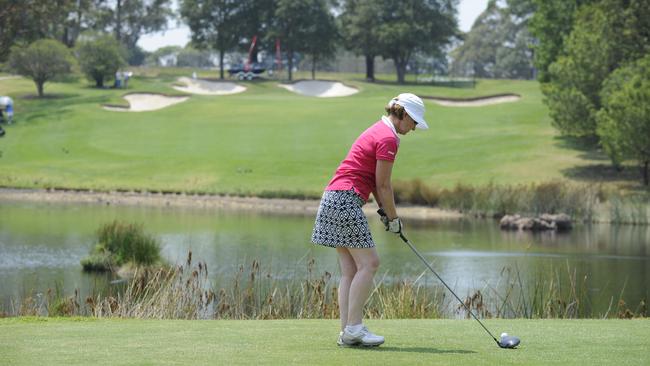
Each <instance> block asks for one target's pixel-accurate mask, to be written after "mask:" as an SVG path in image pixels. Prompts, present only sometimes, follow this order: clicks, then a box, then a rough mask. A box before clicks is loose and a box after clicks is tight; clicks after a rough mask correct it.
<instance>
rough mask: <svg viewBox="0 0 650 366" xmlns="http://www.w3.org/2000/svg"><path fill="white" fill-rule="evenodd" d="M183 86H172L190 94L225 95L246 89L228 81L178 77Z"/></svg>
mask: <svg viewBox="0 0 650 366" xmlns="http://www.w3.org/2000/svg"><path fill="white" fill-rule="evenodd" d="M178 81H179V82H180V83H183V84H185V86H174V89H176V90H179V91H182V92H185V93H192V94H202V95H227V94H236V93H241V92H244V91H246V87H243V86H241V85H238V84H235V83H231V82H229V81H207V80H201V79H190V78H186V77H182V78H179V79H178Z"/></svg>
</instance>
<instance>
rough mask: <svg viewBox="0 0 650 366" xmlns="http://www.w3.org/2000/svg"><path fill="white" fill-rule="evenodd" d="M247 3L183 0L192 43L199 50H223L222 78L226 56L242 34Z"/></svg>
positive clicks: (220, 66) (217, 0) (221, 55)
mask: <svg viewBox="0 0 650 366" xmlns="http://www.w3.org/2000/svg"><path fill="white" fill-rule="evenodd" d="M243 5H244V2H240V1H232V0H207V1H199V0H183V1H182V2H181V6H180V8H181V16H182V17H183V19H185V21H186V22H187V24H188V26H189V27H190V30H191V31H192V44H194V45H195V46H196V47H197V48H199V49H204V48H212V49H214V50H217V51H219V69H220V77H221V79H223V78H224V77H225V74H224V57H225V54H226V52H227V51H230V50H232V49H233V48H234V47H236V46H237V45H238V43H239V40H240V37H242V34H241V29H242V27H243V24H244V23H245V19H242V16H241V14H242V7H243Z"/></svg>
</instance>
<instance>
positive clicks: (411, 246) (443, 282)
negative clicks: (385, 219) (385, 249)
mask: <svg viewBox="0 0 650 366" xmlns="http://www.w3.org/2000/svg"><path fill="white" fill-rule="evenodd" d="M399 236H400V238H402V240H403V241H404V243H406V245H408V246H409V248H411V250H412V251H413V253H415V255H417V256H418V258H420V259H421V260H422V262H423V263H424V264H425V265H426V266H427V267H428V268H429V269H430V270H431V272H433V274H434V275H435V276H436V277H437V278H438V280H440V282H442V284H443V285H445V287H446V288H447V290H449V292H451V294H452V295H454V297H455V298H456V299H457V300H458V302H460V304H461V305H463V307H464V308H465V310H467V311H468V312H469V313H470V314H471V315H472V317H474V319H476V321H478V323H479V324H481V327H483V329H485V331H486V332H487V333H488V334H489V335H490V337H492V339H494V341H495V342H497V344H499V341H498V340H497V338H496V337H495V336H494V335H493V334H492V332H490V331H489V330H488V329H487V328H486V327H485V325H483V323H482V322H481V321H480V320H479V318H478V317H477V316H476V315H474V312H473V311H472V310H471V309H470V308H469V307H468V306H467V304H465V302H463V300H461V299H460V297H458V295H456V293H455V292H454V290H452V289H451V287H449V285H447V283H446V282H445V281H444V280H443V279H442V278H441V277H440V276H439V275H438V273H437V272H436V271H435V270H434V269H433V267H431V265H430V264H429V262H428V261H427V260H426V259H425V258H424V257H423V256H422V254H420V252H419V251H418V250H417V249H416V248H415V246H413V244H411V242H410V241H409V240H408V239H407V238H406V236H404V233H403V232H400V233H399Z"/></svg>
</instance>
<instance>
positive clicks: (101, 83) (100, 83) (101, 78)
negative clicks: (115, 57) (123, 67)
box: [95, 75, 104, 88]
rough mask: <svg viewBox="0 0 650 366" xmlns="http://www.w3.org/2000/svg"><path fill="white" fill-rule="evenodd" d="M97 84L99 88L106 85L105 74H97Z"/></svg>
mask: <svg viewBox="0 0 650 366" xmlns="http://www.w3.org/2000/svg"><path fill="white" fill-rule="evenodd" d="M95 86H96V87H98V88H103V87H104V76H103V75H101V76H95Z"/></svg>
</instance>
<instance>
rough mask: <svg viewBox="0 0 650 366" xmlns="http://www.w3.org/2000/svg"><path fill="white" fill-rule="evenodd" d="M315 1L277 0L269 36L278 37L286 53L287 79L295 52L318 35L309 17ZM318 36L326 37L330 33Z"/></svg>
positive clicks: (307, 46) (290, 73)
mask: <svg viewBox="0 0 650 366" xmlns="http://www.w3.org/2000/svg"><path fill="white" fill-rule="evenodd" d="M317 2H318V0H278V3H277V7H276V9H275V17H274V23H273V27H272V31H271V36H272V37H277V38H280V40H281V41H282V46H283V47H284V50H285V51H286V53H287V63H288V65H287V66H288V69H289V75H288V76H289V80H292V73H293V59H294V56H295V53H296V52H303V51H307V50H309V48H310V43H312V42H314V41H313V40H314V38H315V37H318V35H317V34H316V27H315V26H314V21H313V19H312V18H311V17H313V15H314V9H315V8H316V5H315V4H316V3H317ZM320 36H321V37H323V38H324V39H326V38H327V37H330V36H331V35H328V34H321V35H320Z"/></svg>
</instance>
